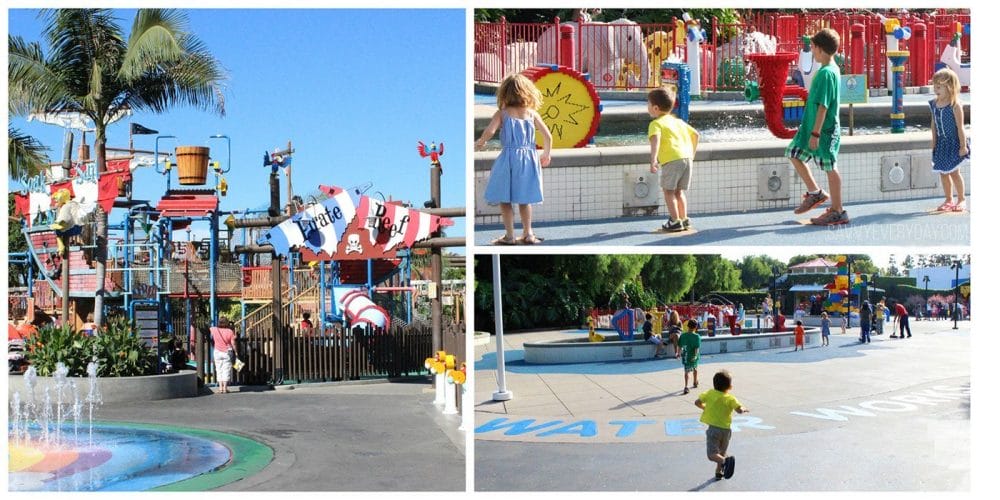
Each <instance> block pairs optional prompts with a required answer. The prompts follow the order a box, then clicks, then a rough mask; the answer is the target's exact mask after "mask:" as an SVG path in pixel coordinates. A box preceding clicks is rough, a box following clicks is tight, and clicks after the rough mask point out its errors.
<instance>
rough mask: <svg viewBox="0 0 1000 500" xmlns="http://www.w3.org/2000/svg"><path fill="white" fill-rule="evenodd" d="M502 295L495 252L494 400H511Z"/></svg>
mask: <svg viewBox="0 0 1000 500" xmlns="http://www.w3.org/2000/svg"><path fill="white" fill-rule="evenodd" d="M500 295H501V293H500V255H499V254H493V317H494V320H493V324H494V325H495V326H496V330H497V392H494V393H493V401H509V400H510V399H511V398H513V397H514V394H513V393H511V392H510V391H508V390H507V380H506V368H505V366H504V359H503V300H501V298H500Z"/></svg>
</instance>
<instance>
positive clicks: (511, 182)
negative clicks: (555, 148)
mask: <svg viewBox="0 0 1000 500" xmlns="http://www.w3.org/2000/svg"><path fill="white" fill-rule="evenodd" d="M500 145H501V147H502V149H501V150H500V155H499V156H497V159H496V160H495V161H494V162H493V168H492V169H491V170H490V180H489V182H488V183H487V184H486V193H485V198H486V201H487V202H488V203H489V204H491V205H496V204H498V203H517V204H531V203H541V201H542V167H541V163H539V161H538V151H537V150H536V148H535V122H534V120H532V119H531V118H528V119H524V120H522V119H520V118H514V117H512V116H510V115H508V114H507V113H506V112H503V122H502V125H501V126H500Z"/></svg>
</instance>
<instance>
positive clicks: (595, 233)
mask: <svg viewBox="0 0 1000 500" xmlns="http://www.w3.org/2000/svg"><path fill="white" fill-rule="evenodd" d="M967 200H968V204H969V208H970V210H969V211H966V212H960V213H937V212H932V211H933V210H934V208H935V207H937V206H938V205H939V204H940V203H941V200H940V199H939V198H924V199H913V200H897V201H888V202H879V203H854V204H852V203H850V202H845V204H844V208H845V210H847V213H848V216H849V217H850V219H851V222H850V223H849V224H843V225H838V226H813V225H811V224H809V223H808V222H809V218H811V217H817V216H819V215H820V214H821V213H822V208H819V209H815V210H813V211H811V212H808V213H806V214H802V215H795V214H793V213H792V210H791V209H787V210H786V209H781V210H766V211H753V212H742V213H729V214H706V215H701V214H694V213H693V214H691V215H690V218H691V222H692V225H693V227H694V229H693V230H691V231H685V232H681V233H664V232H660V231H657V229H659V227H660V225H661V224H662V223H663V222H664V220H665V218H663V217H657V216H649V217H618V218H614V219H601V220H578V221H568V222H536V223H534V224H533V226H534V229H535V233H536V234H537V235H539V236H541V237H543V238H545V241H544V242H542V245H540V247H549V246H563V245H567V246H568V245H573V246H577V245H625V246H633V245H653V246H674V245H727V246H729V245H733V246H775V245H776V246H800V245H819V246H827V245H848V246H857V245H861V246H914V245H917V244H919V245H921V246H925V245H926V246H934V245H938V246H955V245H968V244H969V242H970V234H971V215H970V212H971V207H972V197H971V196H970V197H968V198H967ZM825 206H826V205H825V204H824V207H825ZM520 228H521V226H520V221H519V220H515V230H516V231H520ZM518 234H520V233H518ZM502 235H503V226H502V225H499V224H488V225H485V224H480V225H477V226H476V232H475V242H476V245H480V246H488V245H490V241H492V240H493V239H494V238H498V237H500V236H502Z"/></svg>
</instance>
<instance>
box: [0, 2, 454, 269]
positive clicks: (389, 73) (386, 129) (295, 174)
mask: <svg viewBox="0 0 1000 500" xmlns="http://www.w3.org/2000/svg"><path fill="white" fill-rule="evenodd" d="M184 12H186V14H187V15H188V18H189V26H190V29H191V31H192V32H193V33H195V34H196V35H197V36H198V37H199V38H200V39H201V40H202V42H204V43H205V45H206V46H207V47H208V49H209V50H210V51H211V52H212V53H213V54H214V55H215V56H216V57H217V59H218V60H219V61H220V62H221V64H222V65H223V67H224V68H225V70H226V72H227V73H228V76H229V79H228V81H227V82H226V89H225V98H226V116H225V117H219V116H217V115H214V114H212V113H210V112H207V111H200V110H198V109H195V108H191V107H183V106H178V107H175V108H173V109H172V110H170V111H168V112H167V113H164V114H159V115H157V114H151V113H136V114H135V115H133V116H132V118H131V120H132V121H134V122H136V123H140V124H142V125H144V126H146V127H148V128H152V129H155V130H158V131H159V132H160V134H163V135H167V134H169V135H174V136H177V137H178V138H179V142H172V140H168V139H164V140H161V141H160V149H161V150H162V149H172V148H173V146H175V145H209V146H212V148H213V149H212V156H213V159H220V160H222V161H223V164H224V163H225V157H226V148H225V141H220V140H212V141H209V140H208V137H209V136H211V135H213V134H225V135H228V136H229V137H230V138H231V141H232V170H231V171H230V172H229V174H227V175H226V180H227V182H228V183H229V193H228V195H227V196H226V197H225V198H222V201H221V206H222V209H223V210H237V209H244V208H247V207H250V208H254V207H261V206H263V205H265V204H266V203H267V199H268V182H267V179H268V175H267V174H268V173H269V172H270V169H267V168H264V167H263V166H262V159H263V153H264V151H265V150H269V151H271V150H274V149H275V148H281V149H284V148H285V146H286V144H287V142H288V141H289V140H291V141H292V144H293V147H294V148H295V151H296V153H295V156H294V160H293V170H292V185H293V188H294V190H295V192H296V194H300V195H306V194H309V193H311V192H313V191H314V190H315V189H316V187H317V186H318V185H319V184H321V183H322V184H330V185H336V186H342V187H351V186H356V185H359V184H364V183H366V182H369V181H370V182H372V183H373V184H374V185H373V186H372V189H371V190H370V191H368V194H369V195H372V194H374V193H375V192H376V191H378V192H381V193H382V194H384V195H385V196H386V197H390V196H391V197H392V198H394V199H402V200H407V201H411V202H413V203H414V204H415V205H416V206H418V207H422V206H423V202H424V201H425V200H428V199H430V177H429V176H430V168H429V162H428V160H427V159H423V158H420V156H419V155H418V154H417V150H416V145H417V141H423V142H425V143H428V144H429V143H430V142H432V141H433V142H437V143H441V142H444V144H445V155H444V156H443V157H442V159H441V162H442V166H443V170H444V175H443V176H442V179H441V191H442V205H443V206H445V207H461V206H464V205H465V163H466V156H465V153H466V149H465V140H464V139H465V138H466V133H465V130H466V115H465V104H466V81H465V52H466V37H465V11H464V10H463V9H425V10H400V9H372V10H358V9H294V10H293V9H288V10H278V9H184ZM115 14H116V16H117V17H118V18H119V19H120V25H121V26H123V27H124V29H125V30H126V36H127V30H128V29H129V27H130V26H131V23H132V19H133V18H134V14H135V10H129V9H123V10H116V11H115ZM42 27H43V21H42V20H40V19H38V17H37V11H35V10H28V9H13V10H10V11H9V21H8V31H9V33H10V34H12V35H19V36H22V37H23V38H25V39H27V40H30V41H33V40H40V34H41V30H42ZM44 47H45V45H44V43H43V50H45V52H46V53H48V50H47V49H44ZM414 53H416V54H417V56H416V57H414V55H413V54H414ZM11 124H12V125H13V126H14V127H16V128H19V129H21V130H22V131H23V132H26V133H29V134H31V135H33V136H34V137H36V138H38V139H39V140H40V141H41V142H42V143H43V144H44V145H46V146H48V147H49V148H50V152H49V155H50V156H51V157H53V158H54V159H58V156H59V155H61V151H62V143H63V131H62V129H61V128H59V127H57V126H54V125H45V124H40V123H38V122H27V121H25V120H24V119H22V118H12V120H11ZM79 137H80V134H79V133H77V134H76V139H75V140H76V142H77V144H78V143H79ZM154 138H155V136H153V135H147V136H135V147H136V148H137V149H149V150H152V149H153V146H154V141H155V139H154ZM88 140H92V135H91V134H88ZM108 145H109V146H117V147H127V146H128V119H124V120H122V121H120V122H117V123H115V124H113V125H111V127H110V128H109V131H108ZM75 146H76V144H74V148H75ZM137 172H138V173H137V177H136V182H135V183H134V195H133V197H134V198H138V199H150V200H157V199H159V198H160V197H161V196H162V195H163V194H164V191H165V189H166V179H165V177H163V176H162V175H159V174H157V173H155V172H154V171H152V170H151V169H142V170H139V171H137ZM171 182H172V187H174V188H176V187H178V184H177V178H176V170H175V172H174V178H173V179H172V181H171ZM14 188H16V185H15V184H13V183H12V184H11V189H14ZM285 189H286V188H285V178H284V176H282V179H281V192H282V202H283V203H284V202H285V201H286V200H285V197H284V194H285ZM117 218H118V217H117V216H114V219H115V220H117ZM464 232H465V221H464V219H456V220H455V226H453V227H451V228H448V229H447V233H448V235H449V236H461V235H462V234H464ZM455 250H457V249H452V251H455Z"/></svg>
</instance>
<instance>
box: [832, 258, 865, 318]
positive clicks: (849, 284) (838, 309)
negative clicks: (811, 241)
mask: <svg viewBox="0 0 1000 500" xmlns="http://www.w3.org/2000/svg"><path fill="white" fill-rule="evenodd" d="M848 267H849V266H848V263H847V256H845V255H840V256H838V257H837V274H836V275H834V278H833V282H832V283H828V284H827V285H825V287H824V288H826V289H827V290H828V292H827V296H826V299H825V300H824V301H823V310H824V311H826V312H828V313H830V314H835V315H838V316H843V315H845V314H847V313H848V312H850V307H851V304H850V297H851V295H854V296H855V297H861V294H862V291H863V290H864V289H865V288H867V286H868V284H867V280H866V279H865V277H864V276H863V275H862V274H861V273H854V276H853V279H852V277H851V275H850V270H849V269H848Z"/></svg>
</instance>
